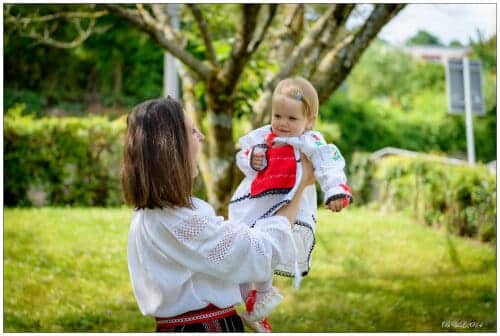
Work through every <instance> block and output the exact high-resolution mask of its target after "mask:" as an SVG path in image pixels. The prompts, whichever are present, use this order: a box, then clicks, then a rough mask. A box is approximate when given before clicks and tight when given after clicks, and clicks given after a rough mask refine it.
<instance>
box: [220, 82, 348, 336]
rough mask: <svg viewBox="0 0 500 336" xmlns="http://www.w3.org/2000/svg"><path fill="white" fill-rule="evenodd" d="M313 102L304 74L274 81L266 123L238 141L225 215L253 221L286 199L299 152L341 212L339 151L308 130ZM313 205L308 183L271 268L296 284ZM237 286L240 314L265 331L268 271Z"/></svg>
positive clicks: (303, 268) (344, 190)
mask: <svg viewBox="0 0 500 336" xmlns="http://www.w3.org/2000/svg"><path fill="white" fill-rule="evenodd" d="M318 105H319V103H318V95H317V93H316V90H315V89H314V87H313V86H312V85H311V83H309V81H307V80H306V79H304V78H300V77H296V78H288V79H284V80H282V81H281V82H280V83H278V85H277V86H276V89H275V90H274V92H273V97H272V117H271V124H270V125H266V126H263V127H261V128H259V129H256V130H253V131H251V132H250V133H248V134H247V135H245V136H243V137H242V138H241V139H240V140H239V144H240V146H241V150H240V151H239V152H238V153H237V155H236V161H237V165H238V167H239V168H240V169H241V170H242V171H243V173H244V174H245V178H244V179H243V181H242V182H241V183H240V185H239V186H238V188H237V190H236V191H235V193H234V195H233V197H232V199H231V201H230V203H229V219H230V220H239V221H242V222H244V223H249V224H250V226H253V225H254V224H255V222H256V221H257V220H259V219H262V218H265V217H268V216H272V215H273V214H275V213H276V211H277V210H278V209H279V208H280V207H281V206H283V205H284V204H286V203H288V202H290V200H291V199H292V197H293V195H294V194H295V191H296V189H297V187H298V185H299V182H300V180H301V176H302V175H301V174H302V166H301V164H300V152H302V153H303V154H305V155H306V156H307V158H308V159H309V160H310V161H311V163H312V165H313V167H314V173H315V177H316V180H317V181H318V182H319V184H320V186H321V189H322V190H323V192H324V193H325V200H326V201H325V205H326V207H328V208H329V209H331V210H332V211H341V210H342V209H343V208H344V207H346V206H347V205H348V204H349V203H350V202H351V201H352V195H351V190H350V188H349V187H348V186H347V184H346V176H345V174H344V165H345V163H344V159H343V157H342V155H341V154H340V152H339V150H338V149H337V147H336V146H335V145H332V144H327V143H326V142H325V140H324V138H323V136H322V135H321V133H319V132H318V131H314V130H313V127H314V124H315V121H316V118H317V115H318ZM316 204H317V203H316V190H315V187H314V185H312V186H309V187H307V188H306V189H305V190H304V192H303V196H302V199H301V202H300V206H299V211H298V214H297V219H296V221H295V223H294V225H293V236H294V241H295V248H294V250H293V251H286V252H285V253H286V256H285V258H284V260H285V261H284V262H282V263H281V264H280V265H278V267H277V268H276V271H275V273H276V274H279V275H284V276H291V277H294V285H295V287H296V288H297V287H298V285H299V283H300V280H301V277H302V276H304V275H306V274H307V273H308V272H309V268H310V265H311V252H312V249H313V247H314V243H315V225H316ZM262 253H265V251H262ZM240 290H241V294H242V297H243V298H244V299H245V303H246V311H244V312H243V313H242V318H243V319H244V320H245V321H246V322H247V324H248V325H249V326H250V327H251V328H253V329H254V330H256V331H263V332H270V331H271V328H270V325H269V323H268V322H267V319H266V317H267V316H268V314H269V313H270V312H271V310H272V309H273V308H275V307H276V306H277V305H278V304H279V303H280V302H281V300H282V299H283V297H282V295H281V294H280V293H279V292H278V291H277V290H276V289H275V288H274V287H273V286H272V275H271V277H270V278H269V279H263V281H262V282H258V283H253V284H249V283H246V284H241V285H240Z"/></svg>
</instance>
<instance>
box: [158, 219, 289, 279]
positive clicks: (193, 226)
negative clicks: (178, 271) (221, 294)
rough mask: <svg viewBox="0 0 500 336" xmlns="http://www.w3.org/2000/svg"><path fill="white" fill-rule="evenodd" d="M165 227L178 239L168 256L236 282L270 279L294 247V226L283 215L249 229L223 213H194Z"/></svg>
mask: <svg viewBox="0 0 500 336" xmlns="http://www.w3.org/2000/svg"><path fill="white" fill-rule="evenodd" d="M164 229H165V230H164V232H163V234H167V235H173V236H174V238H175V240H176V241H177V244H176V245H175V246H164V248H166V249H167V250H168V251H166V254H167V255H168V256H171V257H173V258H175V260H176V261H177V262H178V263H180V264H183V265H185V266H186V267H188V268H190V269H192V270H194V271H196V272H202V273H206V274H210V275H212V276H214V277H217V278H221V279H225V280H232V281H234V282H235V283H241V282H249V281H264V280H266V279H269V278H270V277H271V276H272V272H273V270H274V268H275V267H276V266H277V265H278V264H279V263H281V262H283V261H284V255H283V253H284V251H290V250H293V242H292V239H293V238H292V234H291V229H290V225H289V223H288V220H287V219H286V218H285V217H281V216H273V217H270V218H266V219H264V220H261V223H259V222H258V223H257V224H256V225H255V227H254V228H249V227H248V226H246V225H244V224H237V223H234V222H230V221H225V220H223V218H222V217H220V216H215V215H211V214H207V213H205V214H203V213H193V214H192V215H191V216H187V217H185V218H184V219H182V220H181V221H180V222H179V223H177V225H176V226H175V227H174V228H172V229H166V228H164ZM289 257H290V256H287V258H289Z"/></svg>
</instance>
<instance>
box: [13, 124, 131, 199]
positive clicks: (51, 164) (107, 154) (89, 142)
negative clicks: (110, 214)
mask: <svg viewBox="0 0 500 336" xmlns="http://www.w3.org/2000/svg"><path fill="white" fill-rule="evenodd" d="M124 128H125V125H124V122H123V119H117V120H115V121H108V120H107V119H105V118H103V117H92V118H85V119H82V118H42V119H35V120H33V119H31V118H28V117H18V118H10V117H8V118H6V119H5V120H4V167H5V184H4V188H5V191H4V192H5V194H4V196H5V204H6V205H22V206H29V205H37V206H39V205H46V204H65V205H102V206H104V205H118V204H121V203H122V197H121V191H120V183H119V176H120V164H121V153H122V141H123V140H122V137H123V131H124Z"/></svg>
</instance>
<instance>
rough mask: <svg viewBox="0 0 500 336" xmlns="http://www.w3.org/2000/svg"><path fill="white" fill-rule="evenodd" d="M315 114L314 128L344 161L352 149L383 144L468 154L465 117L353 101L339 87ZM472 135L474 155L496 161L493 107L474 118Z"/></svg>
mask: <svg viewBox="0 0 500 336" xmlns="http://www.w3.org/2000/svg"><path fill="white" fill-rule="evenodd" d="M422 104H423V103H422ZM320 119H321V120H322V122H321V123H319V124H318V129H319V130H320V131H321V132H323V133H324V135H325V138H326V140H327V141H329V142H333V143H335V144H336V145H337V146H338V147H339V149H340V151H341V152H342V155H343V156H344V157H345V158H346V160H347V161H348V162H350V160H351V156H352V154H353V153H354V152H356V151H364V152H372V151H375V150H378V149H380V148H383V147H387V146H390V147H397V148H405V149H408V150H414V151H418V152H435V153H446V154H447V155H454V156H458V157H464V156H465V155H466V154H465V153H467V145H466V140H465V122H464V116H463V115H450V114H448V113H446V111H443V112H442V113H439V114H436V115H434V116H428V115H426V114H425V113H423V112H422V113H416V112H415V113H406V112H403V111H401V110H398V109H396V108H394V107H392V106H388V105H384V104H382V103H376V102H360V101H354V100H351V99H349V98H347V97H346V96H345V95H344V94H342V93H341V92H339V93H336V94H334V95H333V96H332V97H331V98H330V99H329V100H328V101H327V102H326V103H325V104H323V105H322V106H321V109H320ZM324 125H328V127H325V126H324ZM329 129H334V130H335V131H334V132H330V131H329ZM474 137H475V142H476V155H477V159H478V160H479V161H482V162H489V161H491V160H495V158H496V142H495V139H496V106H495V108H492V109H490V110H488V111H487V114H486V116H484V117H481V118H477V117H476V118H474Z"/></svg>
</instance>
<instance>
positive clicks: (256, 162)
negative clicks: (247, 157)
mask: <svg viewBox="0 0 500 336" xmlns="http://www.w3.org/2000/svg"><path fill="white" fill-rule="evenodd" d="M265 156H266V153H265V152H254V153H253V156H252V162H251V165H252V168H253V169H255V170H261V169H262V166H263V163H264V157H265Z"/></svg>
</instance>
